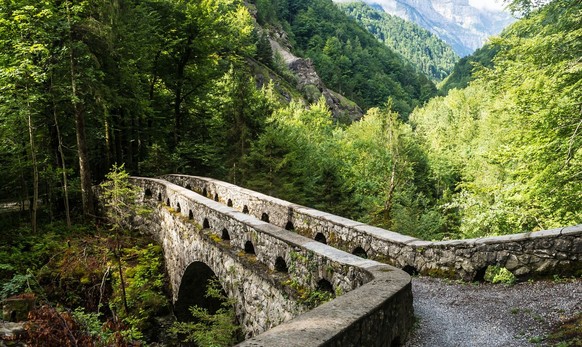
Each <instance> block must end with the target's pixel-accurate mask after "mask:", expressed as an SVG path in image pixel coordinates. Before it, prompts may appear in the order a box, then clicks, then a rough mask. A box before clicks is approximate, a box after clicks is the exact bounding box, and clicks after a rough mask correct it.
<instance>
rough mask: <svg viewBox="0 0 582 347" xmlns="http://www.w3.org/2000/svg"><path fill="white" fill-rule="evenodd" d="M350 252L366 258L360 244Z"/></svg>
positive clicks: (366, 254) (365, 253)
mask: <svg viewBox="0 0 582 347" xmlns="http://www.w3.org/2000/svg"><path fill="white" fill-rule="evenodd" d="M352 254H353V255H357V256H358V257H360V258H364V259H368V253H367V252H366V250H365V249H363V248H362V247H361V246H358V247H356V248H354V250H353V251H352Z"/></svg>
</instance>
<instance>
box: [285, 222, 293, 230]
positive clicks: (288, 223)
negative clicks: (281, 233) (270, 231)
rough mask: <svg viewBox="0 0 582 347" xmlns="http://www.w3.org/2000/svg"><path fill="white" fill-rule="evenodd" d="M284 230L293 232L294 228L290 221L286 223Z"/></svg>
mask: <svg viewBox="0 0 582 347" xmlns="http://www.w3.org/2000/svg"><path fill="white" fill-rule="evenodd" d="M285 230H289V231H295V226H294V225H293V222H292V221H288V222H287V224H285Z"/></svg>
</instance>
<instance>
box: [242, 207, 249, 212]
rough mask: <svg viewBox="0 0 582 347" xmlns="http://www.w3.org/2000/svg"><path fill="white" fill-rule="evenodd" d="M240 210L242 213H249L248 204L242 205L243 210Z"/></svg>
mask: <svg viewBox="0 0 582 347" xmlns="http://www.w3.org/2000/svg"><path fill="white" fill-rule="evenodd" d="M242 212H243V213H246V214H249V208H248V206H247V205H244V206H243V211H242Z"/></svg>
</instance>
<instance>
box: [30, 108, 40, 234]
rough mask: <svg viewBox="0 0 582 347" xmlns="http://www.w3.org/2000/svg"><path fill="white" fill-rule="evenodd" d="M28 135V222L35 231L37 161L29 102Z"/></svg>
mask: <svg viewBox="0 0 582 347" xmlns="http://www.w3.org/2000/svg"><path fill="white" fill-rule="evenodd" d="M28 137H29V144H30V158H31V160H32V173H33V185H32V189H33V193H32V202H31V204H30V224H31V226H32V232H33V233H36V229H37V223H36V212H37V210H38V163H37V161H36V147H35V144H34V128H33V125H32V115H31V114H30V104H28Z"/></svg>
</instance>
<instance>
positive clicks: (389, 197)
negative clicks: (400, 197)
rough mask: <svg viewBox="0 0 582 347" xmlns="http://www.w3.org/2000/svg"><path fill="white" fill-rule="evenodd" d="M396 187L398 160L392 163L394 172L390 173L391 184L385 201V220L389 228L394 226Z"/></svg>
mask: <svg viewBox="0 0 582 347" xmlns="http://www.w3.org/2000/svg"><path fill="white" fill-rule="evenodd" d="M395 188H396V162H395V161H394V163H393V164H392V173H391V174H390V185H389V186H388V191H387V192H386V202H385V203H384V221H385V223H386V227H387V228H391V227H392V205H393V203H392V202H393V200H394V190H395Z"/></svg>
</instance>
